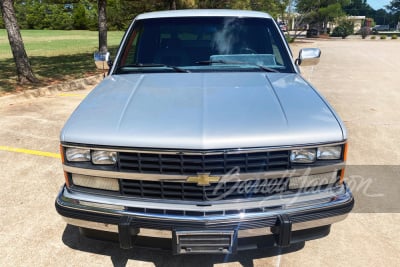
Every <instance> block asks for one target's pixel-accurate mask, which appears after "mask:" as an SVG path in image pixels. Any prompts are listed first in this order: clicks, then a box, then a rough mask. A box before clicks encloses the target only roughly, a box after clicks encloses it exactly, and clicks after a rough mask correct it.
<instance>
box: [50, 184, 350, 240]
mask: <svg viewBox="0 0 400 267" xmlns="http://www.w3.org/2000/svg"><path fill="white" fill-rule="evenodd" d="M353 205H354V199H353V196H352V194H351V192H350V190H349V188H348V187H347V186H346V184H343V185H342V186H340V187H336V188H332V189H330V190H326V191H321V192H308V193H302V194H297V195H295V196H293V195H286V196H275V197H270V198H265V199H263V200H262V201H260V200H259V199H258V200H257V201H245V202H235V203H227V202H224V203H217V204H213V205H207V206H198V205H195V204H186V203H183V202H177V203H165V202H157V201H154V200H153V201H150V200H148V201H143V200H134V199H127V198H121V197H109V196H107V197H105V196H97V195H93V194H88V193H83V192H71V191H69V190H68V189H67V188H65V187H63V188H62V189H61V191H60V193H59V195H58V197H57V199H56V208H57V211H58V213H59V214H60V215H61V216H62V217H63V218H64V219H65V220H66V222H67V223H68V224H71V225H76V226H79V227H83V228H90V229H96V230H101V231H108V232H115V233H119V235H120V241H122V240H125V241H126V239H124V238H122V240H121V232H124V233H125V235H126V234H127V233H133V234H136V233H138V232H139V231H138V230H139V229H140V234H141V235H150V236H156V237H171V233H175V231H176V230H182V229H183V230H190V231H222V230H233V231H235V233H237V235H236V236H237V237H238V238H244V237H251V236H264V235H271V234H272V235H275V236H277V237H278V238H277V239H276V240H277V242H276V244H275V245H282V246H287V245H290V244H291V243H293V240H291V238H290V233H292V232H293V233H294V232H296V231H299V232H301V230H307V229H311V230H312V229H314V228H318V227H322V226H327V225H330V224H332V223H335V222H338V221H341V220H343V219H344V218H345V217H346V216H347V214H348V213H349V212H350V211H351V209H352V207H353ZM199 212H200V213H201V214H202V216H193V214H199ZM284 229H285V230H284ZM288 231H289V233H287V232H288ZM279 236H286V237H285V240H281V239H282V238H279ZM287 236H288V238H289V239H288V240H287ZM314 238H315V237H312V236H311V237H310V238H309V239H314ZM305 240H307V238H305ZM300 241H301V240H300ZM121 246H122V247H129V246H130V244H121Z"/></svg>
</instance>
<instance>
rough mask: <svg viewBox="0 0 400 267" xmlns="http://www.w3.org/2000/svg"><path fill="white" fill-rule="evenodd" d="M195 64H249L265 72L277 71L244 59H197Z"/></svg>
mask: <svg viewBox="0 0 400 267" xmlns="http://www.w3.org/2000/svg"><path fill="white" fill-rule="evenodd" d="M196 64H199V65H212V64H225V65H250V66H254V67H257V68H259V69H261V70H263V71H266V72H279V71H277V70H276V69H272V68H268V67H266V66H263V65H258V64H253V63H249V62H244V61H233V60H232V61H229V60H204V61H197V62H196Z"/></svg>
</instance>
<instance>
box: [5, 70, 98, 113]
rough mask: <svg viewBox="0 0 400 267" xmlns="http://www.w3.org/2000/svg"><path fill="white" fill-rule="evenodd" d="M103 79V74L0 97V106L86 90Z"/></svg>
mask: <svg viewBox="0 0 400 267" xmlns="http://www.w3.org/2000/svg"><path fill="white" fill-rule="evenodd" d="M102 79H103V74H97V75H94V76H90V77H86V78H81V79H77V80H73V81H70V82H63V83H59V84H53V85H49V86H45V87H42V88H38V89H31V90H25V91H23V92H21V93H17V94H13V95H8V96H3V97H0V105H2V106H3V105H10V104H13V103H18V102H23V101H27V100H31V99H35V98H39V97H44V96H53V95H57V94H58V93H60V92H69V91H77V90H83V89H86V88H87V87H88V86H95V85H96V84H98V83H99V82H100V81H101V80H102Z"/></svg>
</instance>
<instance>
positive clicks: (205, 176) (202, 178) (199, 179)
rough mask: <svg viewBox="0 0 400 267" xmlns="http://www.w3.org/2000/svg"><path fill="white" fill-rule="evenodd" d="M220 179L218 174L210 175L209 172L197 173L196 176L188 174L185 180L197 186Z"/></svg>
mask: <svg viewBox="0 0 400 267" xmlns="http://www.w3.org/2000/svg"><path fill="white" fill-rule="evenodd" d="M220 179H221V177H219V176H210V173H198V174H197V176H189V177H188V178H187V179H186V182H189V183H197V185H198V186H206V185H210V183H216V182H218V181H219V180H220Z"/></svg>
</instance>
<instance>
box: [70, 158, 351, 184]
mask: <svg viewBox="0 0 400 267" xmlns="http://www.w3.org/2000/svg"><path fill="white" fill-rule="evenodd" d="M344 167H345V163H344V162H341V163H337V164H331V165H326V166H316V167H309V168H297V169H292V170H284V171H268V172H257V173H239V174H228V175H221V177H222V178H221V181H223V180H224V179H226V180H229V181H246V180H256V179H273V178H285V177H297V176H302V175H311V174H322V173H328V172H334V171H338V170H340V169H342V168H344ZM63 168H64V171H66V172H69V173H76V174H82V175H90V176H98V177H107V178H116V179H130V180H145V181H176V182H184V181H186V179H187V178H188V175H167V174H147V173H129V172H114V171H103V170H94V169H83V168H77V167H71V166H68V165H65V164H64V165H63Z"/></svg>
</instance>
